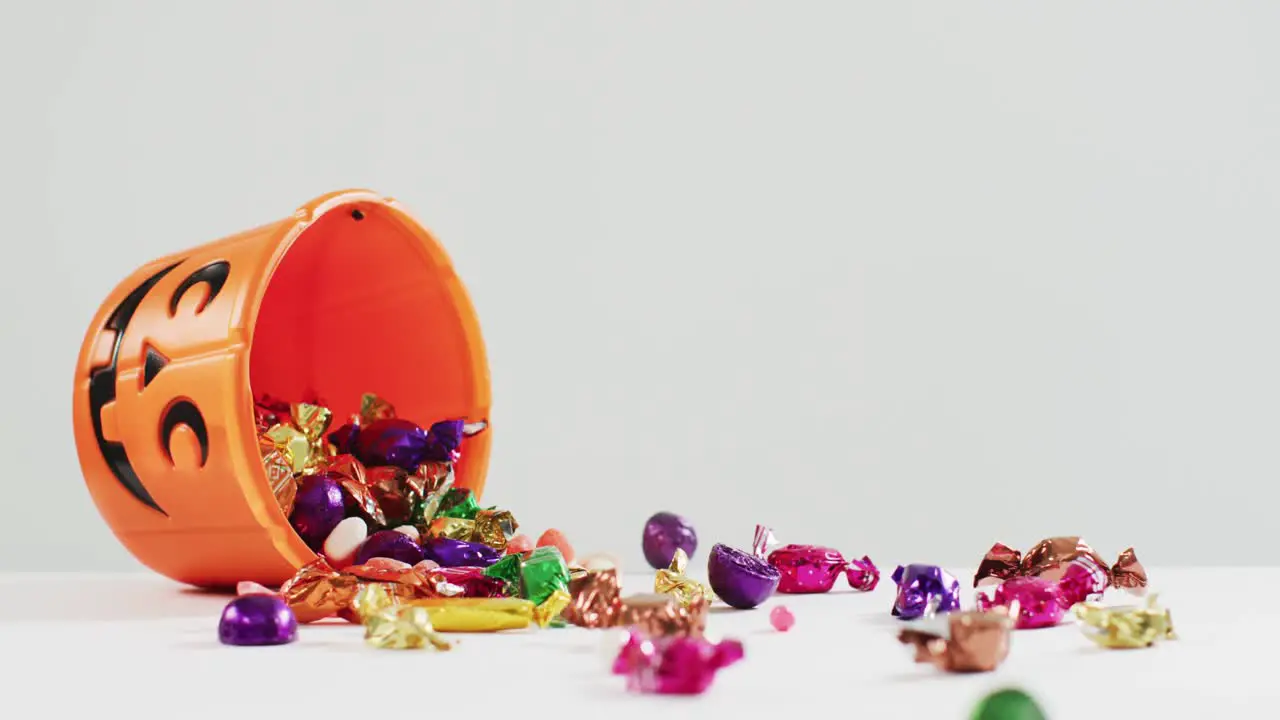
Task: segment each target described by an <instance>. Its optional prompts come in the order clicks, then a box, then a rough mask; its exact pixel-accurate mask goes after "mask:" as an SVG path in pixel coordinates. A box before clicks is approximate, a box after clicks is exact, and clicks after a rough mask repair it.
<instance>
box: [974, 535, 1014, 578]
mask: <svg viewBox="0 0 1280 720" xmlns="http://www.w3.org/2000/svg"><path fill="white" fill-rule="evenodd" d="M1021 565H1022V553H1021V552H1019V551H1017V550H1014V549H1013V548H1011V547H1009V546H1008V545H1004V544H1002V543H996V544H995V545H992V546H991V549H990V550H988V551H987V554H986V555H985V556H984V557H983V558H982V562H981V563H980V564H979V565H978V572H976V573H975V574H974V576H973V586H974V587H979V586H981V585H994V584H997V583H1001V582H1004V581H1005V580H1008V579H1009V578H1012V577H1016V576H1017V575H1018V574H1019V570H1020V567H1021Z"/></svg>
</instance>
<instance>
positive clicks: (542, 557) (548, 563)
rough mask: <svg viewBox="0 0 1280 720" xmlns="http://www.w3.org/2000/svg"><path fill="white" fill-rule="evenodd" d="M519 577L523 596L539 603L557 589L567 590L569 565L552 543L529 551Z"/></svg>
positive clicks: (536, 603)
mask: <svg viewBox="0 0 1280 720" xmlns="http://www.w3.org/2000/svg"><path fill="white" fill-rule="evenodd" d="M507 557H512V556H510V555H508V556H507ZM520 577H521V579H522V580H523V581H524V596H525V598H527V599H529V600H532V601H533V603H534V604H535V605H541V604H542V602H543V601H544V600H546V599H547V598H549V597H551V594H552V593H554V592H555V591H557V590H563V591H565V592H568V591H569V566H568V565H567V564H565V561H564V556H563V555H561V554H560V549H559V548H557V547H555V546H552V545H547V546H545V547H540V548H536V549H535V550H534V551H533V552H532V553H530V554H529V557H528V558H526V559H525V561H524V567H522V568H521V569H520Z"/></svg>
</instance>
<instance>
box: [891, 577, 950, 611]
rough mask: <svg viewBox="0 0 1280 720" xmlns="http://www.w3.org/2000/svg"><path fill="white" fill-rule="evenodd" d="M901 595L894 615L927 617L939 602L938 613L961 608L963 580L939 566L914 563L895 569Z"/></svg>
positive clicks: (894, 609) (895, 605) (894, 605)
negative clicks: (932, 606)
mask: <svg viewBox="0 0 1280 720" xmlns="http://www.w3.org/2000/svg"><path fill="white" fill-rule="evenodd" d="M893 582H894V584H895V585H897V586H898V596H897V598H896V599H895V600H894V601H893V614H894V616H895V617H898V618H901V619H903V620H913V619H915V618H918V617H923V616H924V615H925V614H927V613H928V612H929V611H930V606H931V605H933V604H934V603H936V607H934V608H933V611H934V612H938V613H946V612H951V611H953V610H959V609H960V581H959V580H957V579H956V578H955V576H953V575H952V574H951V573H949V572H947V571H946V570H943V569H942V568H940V567H938V566H937V565H921V564H912V565H907V566H906V567H903V566H901V565H899V566H898V569H897V570H894V571H893Z"/></svg>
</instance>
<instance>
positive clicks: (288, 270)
mask: <svg viewBox="0 0 1280 720" xmlns="http://www.w3.org/2000/svg"><path fill="white" fill-rule="evenodd" d="M364 392H375V393H377V394H379V395H381V396H383V397H386V398H388V399H391V400H392V401H393V402H394V403H395V405H396V408H397V411H398V412H399V413H400V414H402V415H403V416H404V417H408V418H415V419H416V418H422V422H434V421H435V420H438V419H443V418H460V419H462V420H464V422H467V423H470V424H473V425H479V424H480V423H485V424H486V429H485V430H484V431H483V432H480V433H479V434H477V435H473V436H471V437H469V438H468V439H467V443H469V444H468V445H466V446H465V448H464V450H463V456H464V457H463V459H462V460H461V461H460V462H459V463H458V464H457V465H456V466H455V478H456V480H455V484H457V485H459V486H463V487H469V488H472V489H473V490H475V491H476V492H477V494H479V492H480V491H481V490H483V483H484V476H485V470H486V467H487V464H488V456H489V447H490V443H491V436H492V430H491V429H488V428H487V420H488V413H489V407H490V404H489V374H488V365H487V361H486V358H485V352H484V345H483V342H482V340H481V337H480V331H479V326H478V324H477V322H476V318H475V313H474V311H473V309H472V307H471V304H470V299H469V298H468V297H467V294H466V291H465V289H464V288H463V286H462V284H461V282H460V281H459V280H458V277H457V275H456V274H455V273H454V270H453V268H452V266H451V264H450V262H449V258H448V257H447V255H446V254H445V253H444V251H443V249H442V248H441V247H440V245H439V244H438V243H437V242H436V240H435V239H434V238H433V237H431V235H430V233H428V232H427V231H426V230H425V228H423V227H422V226H421V225H419V224H418V223H417V222H416V221H415V220H413V219H412V218H411V217H409V216H408V215H407V214H406V213H404V212H403V211H402V210H401V209H400V208H399V207H398V206H397V205H396V204H395V203H394V201H391V200H388V199H386V198H382V197H380V196H377V195H375V194H373V193H370V192H368V191H346V192H341V193H335V194H331V195H327V196H324V197H321V198H318V199H316V200H315V201H313V202H312V203H310V204H308V205H306V206H304V207H303V208H300V209H299V210H298V211H297V212H295V213H294V214H293V215H291V216H289V217H286V218H283V219H281V220H278V221H276V222H274V223H269V224H266V225H262V226H259V227H256V228H253V229H251V230H247V231H245V232H242V233H239V234H237V235H233V236H231V237H228V238H224V239H223V240H219V241H216V242H213V243H209V244H207V245H203V246H200V247H197V248H194V249H192V250H190V251H187V252H185V253H183V254H181V255H176V256H173V257H169V258H165V259H162V260H157V261H155V262H152V263H149V264H148V265H146V266H145V267H143V268H142V269H139V270H137V271H136V272H135V273H133V274H132V276H131V277H129V278H128V279H127V280H125V281H124V282H123V283H121V285H120V286H119V287H117V288H116V289H115V290H113V291H112V293H111V295H110V296H109V297H108V298H107V300H106V301H105V302H104V303H103V305H102V307H101V308H100V309H99V310H98V313H97V314H96V315H95V318H94V320H93V322H92V323H91V326H90V328H89V332H88V333H87V335H86V338H85V342H84V344H83V345H82V347H81V354H80V361H79V363H78V364H77V366H76V378H75V395H74V403H73V404H74V420H75V435H76V446H77V451H78V453H79V457H80V464H81V467H82V469H83V470H84V476H85V482H86V485H87V487H88V489H89V492H90V494H91V495H92V496H93V499H94V502H95V504H96V505H97V507H98V510H99V512H100V513H101V514H102V516H103V519H104V520H105V521H106V523H107V525H108V526H109V527H110V528H111V530H112V531H113V533H114V534H115V535H116V537H117V538H118V539H119V540H120V541H121V542H122V543H123V544H124V545H125V546H126V547H127V548H128V549H129V551H130V552H131V553H132V554H133V555H134V557H136V558H138V559H139V560H140V561H142V562H143V563H144V564H145V565H147V566H149V567H151V568H152V569H154V570H156V571H158V572H160V573H162V574H164V575H166V576H168V577H170V578H173V579H175V580H179V581H182V582H187V583H191V584H194V585H200V586H204V587H229V586H234V584H235V583H236V582H238V581H241V580H254V581H256V582H261V583H267V584H278V583H281V582H283V581H284V580H286V579H287V578H289V577H291V576H292V575H293V573H294V571H295V570H296V569H297V568H298V567H301V566H303V565H305V564H306V563H308V562H311V561H312V560H314V558H315V555H314V553H312V551H311V550H310V548H308V547H307V545H306V543H304V542H303V541H302V539H301V538H300V537H299V536H298V534H297V533H296V532H294V530H293V528H292V527H291V526H290V525H289V522H288V518H287V517H286V516H285V514H284V512H283V511H282V510H281V508H280V506H279V504H278V502H277V501H276V498H275V496H274V495H273V494H272V492H271V486H270V484H269V482H268V480H267V474H266V470H265V469H264V468H263V465H262V457H261V454H260V448H259V443H258V437H257V428H256V426H255V423H254V415H253V398H254V396H255V395H256V394H261V393H265V394H270V395H272V396H274V397H280V398H285V399H288V400H301V399H304V398H306V397H307V396H308V394H318V395H319V396H320V397H322V398H325V399H326V400H328V401H330V402H331V404H330V409H331V410H332V411H333V412H334V414H335V417H337V418H345V417H349V415H350V414H351V413H353V412H355V411H356V410H357V409H358V404H359V399H360V396H361V394H362V393H364Z"/></svg>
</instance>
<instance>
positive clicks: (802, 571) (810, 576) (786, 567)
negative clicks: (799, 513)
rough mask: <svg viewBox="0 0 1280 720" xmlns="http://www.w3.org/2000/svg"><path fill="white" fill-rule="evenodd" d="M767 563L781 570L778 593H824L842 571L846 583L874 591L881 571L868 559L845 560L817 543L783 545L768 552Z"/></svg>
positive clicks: (835, 552) (855, 587)
mask: <svg viewBox="0 0 1280 720" xmlns="http://www.w3.org/2000/svg"><path fill="white" fill-rule="evenodd" d="M769 564H770V565H772V566H774V567H775V568H777V569H778V571H779V572H781V573H782V579H781V580H780V581H779V582H778V592H780V593H792V594H799V593H824V592H829V591H830V590H831V588H832V587H834V586H835V583H836V578H837V577H838V576H840V575H841V574H844V576H845V578H846V579H847V580H848V581H849V586H850V587H852V588H853V589H855V590H861V591H863V592H866V591H869V590H874V589H875V587H876V585H877V584H878V583H879V582H880V571H879V569H877V568H876V566H875V564H874V563H872V562H871V558H869V557H867V556H865V555H864V556H863V557H862V559H861V560H853V561H849V560H845V558H844V555H841V554H840V552H839V551H837V550H832V549H831V548H826V547H821V546H818V545H795V544H792V545H783V546H782V547H780V548H778V549H777V550H774V551H773V552H771V553H769Z"/></svg>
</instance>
